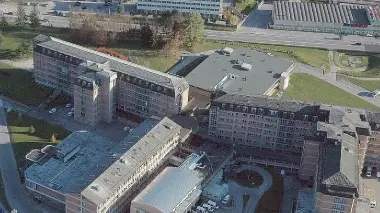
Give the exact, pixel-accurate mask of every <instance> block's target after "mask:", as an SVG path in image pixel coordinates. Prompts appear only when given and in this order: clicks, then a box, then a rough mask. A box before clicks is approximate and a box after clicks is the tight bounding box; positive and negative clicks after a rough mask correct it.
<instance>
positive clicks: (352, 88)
mask: <svg viewBox="0 0 380 213" xmlns="http://www.w3.org/2000/svg"><path fill="white" fill-rule="evenodd" d="M295 72H298V73H307V74H310V75H313V76H315V77H317V78H319V79H321V80H324V81H326V82H328V83H330V84H332V85H334V86H336V87H338V88H340V89H342V90H344V91H346V92H348V93H351V94H352V95H355V96H356V97H358V98H360V99H362V100H364V101H367V102H369V103H371V104H373V105H376V106H380V99H379V98H378V97H371V96H370V91H368V90H366V89H363V88H361V87H358V86H356V85H354V84H352V83H350V82H347V81H337V79H336V74H335V73H328V74H326V75H323V74H322V70H320V69H318V68H315V67H312V66H310V65H306V64H302V63H298V62H295Z"/></svg>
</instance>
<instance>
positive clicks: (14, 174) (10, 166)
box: [0, 107, 35, 213]
mask: <svg viewBox="0 0 380 213" xmlns="http://www.w3.org/2000/svg"><path fill="white" fill-rule="evenodd" d="M0 169H1V174H2V176H1V177H2V179H3V184H4V187H5V195H6V197H7V200H8V203H9V205H10V206H11V207H12V208H14V209H16V210H17V211H18V213H34V212H35V210H34V209H33V208H32V207H31V206H28V205H27V204H26V203H27V200H28V199H29V198H28V196H27V195H26V192H25V191H24V189H23V187H22V185H21V181H20V177H19V174H18V171H17V164H16V160H15V157H14V154H13V149H12V144H11V140H10V136H9V132H8V126H7V122H6V119H5V112H4V108H3V107H0Z"/></svg>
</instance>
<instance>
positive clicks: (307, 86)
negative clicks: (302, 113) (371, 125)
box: [282, 73, 380, 111]
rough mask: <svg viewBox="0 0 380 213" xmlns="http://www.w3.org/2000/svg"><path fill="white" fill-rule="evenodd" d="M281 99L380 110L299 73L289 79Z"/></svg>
mask: <svg viewBox="0 0 380 213" xmlns="http://www.w3.org/2000/svg"><path fill="white" fill-rule="evenodd" d="M282 98H285V99H294V100H302V101H315V102H320V103H326V104H335V105H341V106H348V107H354V108H365V109H370V110H375V111H379V110H380V108H379V107H377V106H375V105H372V104H370V103H368V102H366V101H364V100H362V99H360V98H358V97H356V96H354V95H352V94H350V93H347V92H345V91H343V90H341V89H339V88H338V87H335V86H334V85H331V84H329V83H327V82H325V81H323V80H320V79H318V78H317V77H314V76H311V75H309V74H301V73H294V74H293V75H292V76H291V77H290V85H289V87H288V88H287V89H286V90H285V91H284V94H283V96H282Z"/></svg>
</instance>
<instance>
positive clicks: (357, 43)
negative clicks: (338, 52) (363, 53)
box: [351, 42, 362, 45]
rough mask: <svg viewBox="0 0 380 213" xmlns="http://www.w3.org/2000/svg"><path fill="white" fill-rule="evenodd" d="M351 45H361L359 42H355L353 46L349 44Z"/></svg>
mask: <svg viewBox="0 0 380 213" xmlns="http://www.w3.org/2000/svg"><path fill="white" fill-rule="evenodd" d="M351 45H362V43H360V42H356V43H353V44H351Z"/></svg>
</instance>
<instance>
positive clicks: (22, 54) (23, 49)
mask: <svg viewBox="0 0 380 213" xmlns="http://www.w3.org/2000/svg"><path fill="white" fill-rule="evenodd" d="M16 54H17V56H18V57H19V58H26V57H29V56H31V55H32V45H31V44H30V43H28V42H25V41H23V42H21V44H20V45H19V46H18V47H17V49H16Z"/></svg>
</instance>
